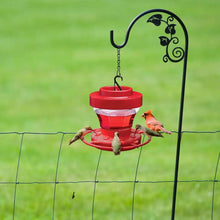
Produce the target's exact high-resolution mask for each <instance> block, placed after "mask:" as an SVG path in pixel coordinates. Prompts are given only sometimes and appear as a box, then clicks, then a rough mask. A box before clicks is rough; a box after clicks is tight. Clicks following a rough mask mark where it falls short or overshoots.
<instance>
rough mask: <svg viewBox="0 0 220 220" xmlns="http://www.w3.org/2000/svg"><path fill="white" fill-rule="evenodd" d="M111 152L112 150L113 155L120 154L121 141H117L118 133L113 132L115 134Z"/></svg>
mask: <svg viewBox="0 0 220 220" xmlns="http://www.w3.org/2000/svg"><path fill="white" fill-rule="evenodd" d="M112 150H113V152H114V154H115V155H119V154H120V150H121V141H120V139H119V135H118V132H115V134H114V138H113V140H112Z"/></svg>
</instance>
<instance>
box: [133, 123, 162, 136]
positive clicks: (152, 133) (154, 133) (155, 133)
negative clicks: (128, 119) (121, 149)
mask: <svg viewBox="0 0 220 220" xmlns="http://www.w3.org/2000/svg"><path fill="white" fill-rule="evenodd" d="M135 128H136V131H137V130H138V129H139V130H141V131H143V132H144V133H145V134H146V135H147V136H156V137H163V135H162V134H161V133H160V132H159V131H153V130H151V129H150V128H148V127H145V126H143V125H139V124H137V125H135Z"/></svg>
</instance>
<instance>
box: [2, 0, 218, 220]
mask: <svg viewBox="0 0 220 220" xmlns="http://www.w3.org/2000/svg"><path fill="white" fill-rule="evenodd" d="M152 8H164V9H168V10H170V11H172V12H174V13H175V14H177V15H178V16H179V17H180V18H181V19H182V20H183V22H184V23H185V25H186V27H187V29H188V32H189V40H190V41H189V62H188V69H187V81H186V96H185V108H184V119H183V130H196V131H203V130H207V131H208V130H211V131H215V130H219V119H220V118H219V115H220V114H219V102H218V100H217V99H218V93H219V58H220V53H219V51H220V50H219V49H220V43H219V37H220V29H219V28H218V12H219V9H220V3H219V1H217V0H211V1H210V0H209V1H208V0H201V1H199V2H197V1H194V2H192V1H189V0H182V1H175V2H173V1H161V0H158V1H151V2H149V1H144V0H140V1H125V0H122V1H107V0H105V1H104V0H98V1H80V0H74V1H67V0H64V1H57V0H53V1H52V0H39V1H32V0H19V1H16V2H14V3H12V2H10V1H6V0H4V1H1V3H0V60H1V65H0V100H1V101H0V111H1V112H0V122H1V123H0V132H6V131H18V132H22V131H31V132H57V131H67V132H75V131H77V130H78V129H79V128H81V127H83V126H85V125H91V126H92V127H94V128H95V127H99V123H98V119H97V117H96V115H95V113H94V112H93V110H92V108H91V107H90V106H89V94H90V93H91V92H93V91H96V90H98V89H99V88H100V87H102V86H106V85H112V83H113V77H114V75H115V72H116V49H115V48H113V47H112V46H111V44H110V41H109V31H110V30H111V29H113V30H114V31H115V33H114V34H115V41H116V42H117V43H118V44H121V43H122V42H123V41H124V37H125V32H126V29H127V26H128V25H129V23H130V21H131V20H132V19H133V18H134V17H135V16H136V15H138V14H139V13H141V12H143V11H145V10H148V9H152ZM147 18H148V16H146V17H144V18H142V19H141V20H140V21H138V23H136V25H135V26H134V28H133V30H132V32H131V36H130V39H129V42H128V45H127V46H126V47H125V48H123V49H122V50H121V71H122V75H123V77H124V81H123V82H122V83H121V84H122V85H127V86H131V87H133V89H134V90H136V91H139V92H141V93H143V96H144V97H143V101H144V102H143V106H142V108H141V109H140V111H139V112H138V114H137V116H136V118H135V121H134V123H143V119H142V118H141V117H140V116H141V114H142V112H143V111H146V110H148V109H153V112H154V113H155V115H156V116H157V118H158V119H159V120H161V121H162V122H163V123H164V124H165V127H166V128H167V129H170V130H177V126H178V112H179V98H180V85H181V74H182V63H179V64H175V63H171V62H168V63H166V64H164V63H163V61H162V57H163V55H164V52H165V48H164V47H161V46H160V44H159V39H158V37H159V36H161V35H162V34H164V32H163V29H162V28H161V27H155V26H154V25H152V24H150V23H146V22H145V21H146V20H147ZM178 30H179V29H178ZM180 36H181V34H180ZM181 39H182V38H181ZM61 136H62V135H61V134H58V135H33V134H25V135H24V142H23V149H22V154H21V163H20V169H19V175H18V181H20V182H29V181H30V182H32V181H54V178H55V170H56V161H57V155H58V150H59V145H60V139H61ZM70 138H71V135H68V134H66V135H65V136H64V141H63V146H62V149H61V157H60V166H59V172H58V181H77V180H80V181H81V180H82V181H87V180H94V176H95V169H96V166H97V160H98V156H99V151H98V150H96V149H93V148H90V147H88V146H85V145H84V144H81V143H76V144H74V146H73V147H68V141H69V139H70ZM176 138H177V135H176V134H172V135H171V136H166V137H165V138H164V139H163V140H162V139H159V138H158V139H153V140H152V142H151V143H150V144H149V145H147V146H145V147H144V148H143V150H142V154H141V160H140V166H139V171H138V176H137V179H138V180H139V181H158V180H159V181H163V180H173V174H174V163H175V148H176ZM20 141H21V135H17V134H4V135H3V134H1V135H0V168H1V169H0V170H1V171H0V181H6V182H7V181H14V180H15V176H16V168H17V158H18V153H19V146H20ZM218 153H219V133H217V134H188V133H186V134H184V135H183V138H182V149H181V158H180V173H179V179H180V180H212V179H213V178H214V172H215V166H216V162H217V157H218ZM138 155H139V149H136V150H132V151H129V152H123V153H122V154H121V155H120V156H119V157H114V155H113V154H112V153H110V152H103V153H102V158H101V161H100V167H99V172H98V176H97V178H98V180H100V181H101V180H113V181H115V180H123V181H124V180H125V181H127V180H129V181H133V180H134V176H135V168H136V164H137V159H138ZM217 179H219V172H218V175H217ZM215 186H216V189H215V209H214V219H219V218H220V212H219V210H218V207H219V206H220V199H219V193H220V186H219V183H218V182H216V184H215ZM53 187H54V185H53V184H31V185H28V184H19V185H18V186H17V198H16V218H15V219H51V216H52V206H53V204H52V199H53ZM132 189H133V183H120V184H119V183H97V191H96V199H95V209H94V211H95V213H94V219H125V220H127V219H131V205H132ZM73 192H75V193H76V197H75V199H72V198H71V197H72V193H73ZM13 194H14V185H13V184H1V185H0V219H12V213H13ZM92 195H93V183H69V184H57V197H56V204H55V219H83V220H84V219H91V206H92ZM211 199H212V183H210V182H207V183H197V182H192V183H186V182H181V183H179V185H178V197H177V209H176V219H177V220H178V219H180V220H184V219H187V220H189V219H193V220H194V219H199V220H203V219H204V220H207V219H210V216H211ZM171 202H172V183H169V182H168V183H163V182H162V183H145V184H144V183H137V184H136V194H135V206H134V207H135V209H134V219H137V220H141V219H144V220H145V219H147V220H149V219H150V220H151V219H152V220H153V219H159V220H161V219H162V220H164V219H165V220H166V219H170V213H171Z"/></svg>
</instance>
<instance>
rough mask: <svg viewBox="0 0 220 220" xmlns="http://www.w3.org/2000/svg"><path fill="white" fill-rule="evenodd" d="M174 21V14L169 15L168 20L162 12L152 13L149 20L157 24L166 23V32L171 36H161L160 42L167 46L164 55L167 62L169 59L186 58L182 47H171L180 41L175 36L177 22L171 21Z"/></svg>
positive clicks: (177, 60) (175, 60) (179, 59)
mask: <svg viewBox="0 0 220 220" xmlns="http://www.w3.org/2000/svg"><path fill="white" fill-rule="evenodd" d="M173 21H174V17H173V16H172V15H170V16H168V17H167V19H166V20H163V17H162V15H161V14H155V15H152V16H151V17H150V18H149V19H148V20H147V22H151V23H153V24H154V25H155V26H160V25H161V23H162V22H163V23H165V24H166V28H165V33H166V34H168V35H169V36H160V37H159V39H160V44H161V46H165V47H166V54H165V55H164V56H163V61H164V62H165V63H166V62H167V61H168V60H170V61H172V62H179V61H181V60H182V59H183V58H184V55H185V52H184V50H183V48H182V47H174V49H172V50H171V49H170V48H171V44H173V45H176V44H178V43H179V38H177V37H176V36H174V35H175V34H176V29H175V26H176V24H173V23H171V22H173Z"/></svg>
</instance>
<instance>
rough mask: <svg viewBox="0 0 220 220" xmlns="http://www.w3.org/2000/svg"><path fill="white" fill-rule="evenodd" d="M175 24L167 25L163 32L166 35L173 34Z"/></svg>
mask: <svg viewBox="0 0 220 220" xmlns="http://www.w3.org/2000/svg"><path fill="white" fill-rule="evenodd" d="M175 26H176V25H175V24H169V25H168V26H167V27H166V29H165V32H166V33H167V34H175V33H176V30H175Z"/></svg>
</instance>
